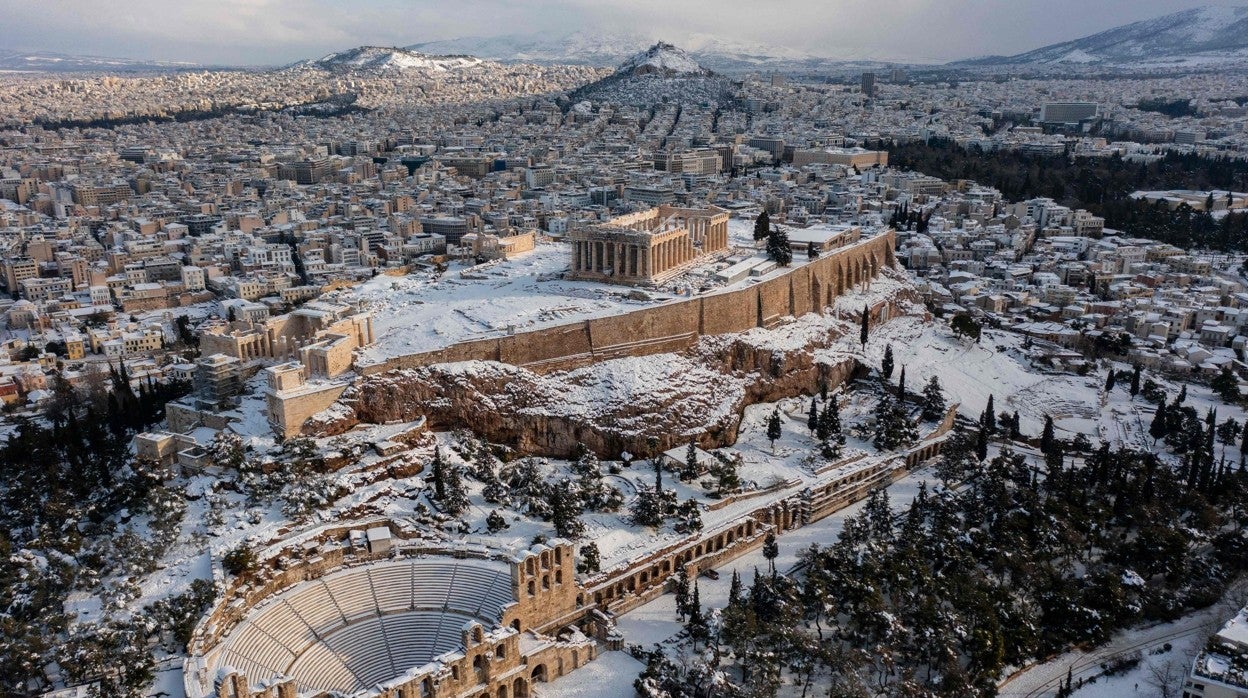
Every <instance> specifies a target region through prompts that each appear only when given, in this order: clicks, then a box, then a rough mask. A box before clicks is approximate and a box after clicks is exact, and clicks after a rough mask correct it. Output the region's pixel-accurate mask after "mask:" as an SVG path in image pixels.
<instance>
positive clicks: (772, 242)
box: [767, 228, 793, 267]
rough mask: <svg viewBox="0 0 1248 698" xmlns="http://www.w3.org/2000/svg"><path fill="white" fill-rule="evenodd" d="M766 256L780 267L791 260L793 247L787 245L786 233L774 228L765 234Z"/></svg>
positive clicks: (787, 264) (787, 236)
mask: <svg viewBox="0 0 1248 698" xmlns="http://www.w3.org/2000/svg"><path fill="white" fill-rule="evenodd" d="M767 256H768V257H771V259H772V260H773V261H774V262H775V263H776V264H779V265H780V266H782V267H787V266H789V264H791V263H792V262H793V248H792V247H790V246H789V235H788V233H786V232H784V231H783V230H782V229H780V228H774V229H772V231H771V232H770V233H768V234H767Z"/></svg>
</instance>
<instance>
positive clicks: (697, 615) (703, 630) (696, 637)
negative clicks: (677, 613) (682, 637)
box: [685, 579, 711, 648]
mask: <svg viewBox="0 0 1248 698" xmlns="http://www.w3.org/2000/svg"><path fill="white" fill-rule="evenodd" d="M685 627H686V628H687V629H688V631H689V639H690V640H693V646H694V647H695V648H696V647H697V646H698V643H699V642H706V641H707V640H708V639H709V638H710V635H711V627H710V624H708V623H707V621H706V616H705V615H703V613H702V594H701V593H700V592H699V591H698V580H696V579H695V580H693V597H692V598H690V599H689V622H688V623H686V624H685Z"/></svg>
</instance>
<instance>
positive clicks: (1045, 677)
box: [998, 580, 1248, 698]
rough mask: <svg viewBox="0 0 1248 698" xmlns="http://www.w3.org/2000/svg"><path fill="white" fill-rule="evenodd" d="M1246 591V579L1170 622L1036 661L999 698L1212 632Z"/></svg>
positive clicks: (1018, 697)
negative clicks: (1214, 600)
mask: <svg viewBox="0 0 1248 698" xmlns="http://www.w3.org/2000/svg"><path fill="white" fill-rule="evenodd" d="M1245 590H1248V580H1240V581H1239V582H1237V583H1236V584H1234V585H1232V586H1231V588H1230V589H1229V590H1228V591H1227V593H1226V594H1225V595H1223V597H1222V601H1220V602H1219V603H1216V604H1214V605H1212V606H1210V607H1208V608H1205V609H1202V610H1200V611H1196V612H1194V613H1192V614H1190V615H1187V616H1184V617H1182V618H1180V619H1179V620H1176V621H1174V622H1172V623H1162V624H1159V625H1153V626H1148V627H1144V628H1138V629H1135V630H1129V631H1126V632H1123V633H1119V634H1118V635H1117V636H1116V637H1115V638H1114V639H1113V640H1111V641H1110V642H1109V643H1108V644H1106V645H1102V646H1101V647H1098V648H1096V649H1094V650H1091V651H1088V652H1082V651H1078V650H1076V651H1072V652H1067V653H1066V654H1063V655H1061V656H1060V657H1057V658H1055V659H1052V660H1050V661H1048V662H1045V663H1043V664H1036V665H1033V666H1031V667H1029V668H1027V669H1024V670H1023V671H1021V672H1019V673H1017V674H1015V675H1014V676H1012V677H1010V678H1009V679H1008V680H1006V682H1005V683H1003V684H1002V685H1001V686H1000V692H999V693H998V695H1000V696H1001V697H1002V698H1043V697H1045V696H1053V695H1056V694H1057V689H1058V687H1059V686H1060V685H1061V683H1062V682H1063V681H1065V680H1066V672H1067V670H1069V671H1070V672H1071V676H1073V677H1074V679H1075V680H1076V681H1077V680H1078V679H1080V678H1088V677H1091V676H1094V675H1096V674H1099V673H1100V671H1101V664H1102V663H1104V662H1107V661H1109V660H1111V659H1114V658H1117V657H1122V656H1127V655H1130V654H1132V653H1134V652H1141V653H1143V654H1147V653H1148V651H1149V650H1151V649H1153V648H1155V647H1160V646H1162V645H1164V644H1166V643H1167V642H1170V643H1173V642H1174V641H1175V640H1178V639H1180V638H1184V637H1189V636H1191V635H1196V634H1212V633H1213V632H1214V631H1216V630H1217V629H1218V627H1220V626H1221V625H1222V623H1224V622H1226V620H1227V619H1229V618H1230V617H1231V616H1232V615H1234V613H1235V611H1236V610H1238V608H1239V607H1240V605H1241V604H1242V602H1243V599H1244V593H1245ZM1076 695H1077V694H1076Z"/></svg>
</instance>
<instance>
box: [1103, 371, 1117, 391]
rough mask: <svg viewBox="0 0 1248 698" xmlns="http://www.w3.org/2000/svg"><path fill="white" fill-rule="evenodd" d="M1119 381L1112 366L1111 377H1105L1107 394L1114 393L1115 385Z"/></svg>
mask: <svg viewBox="0 0 1248 698" xmlns="http://www.w3.org/2000/svg"><path fill="white" fill-rule="evenodd" d="M1117 381H1118V376H1117V374H1116V372H1115V371H1114V368H1113V367H1112V366H1111V367H1110V368H1109V375H1108V376H1105V392H1106V393H1112V392H1113V391H1114V383H1116V382H1117Z"/></svg>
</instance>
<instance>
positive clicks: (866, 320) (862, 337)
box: [858, 305, 871, 348]
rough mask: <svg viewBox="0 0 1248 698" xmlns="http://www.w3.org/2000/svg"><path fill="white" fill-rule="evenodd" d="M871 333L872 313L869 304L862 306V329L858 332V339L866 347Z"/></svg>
mask: <svg viewBox="0 0 1248 698" xmlns="http://www.w3.org/2000/svg"><path fill="white" fill-rule="evenodd" d="M870 333H871V313H870V312H869V311H868V309H867V306H865V305H864V306H862V330H860V331H859V332H858V341H859V342H861V343H862V346H863V347H864V348H865V347H866V346H867V335H869V334H870Z"/></svg>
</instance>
